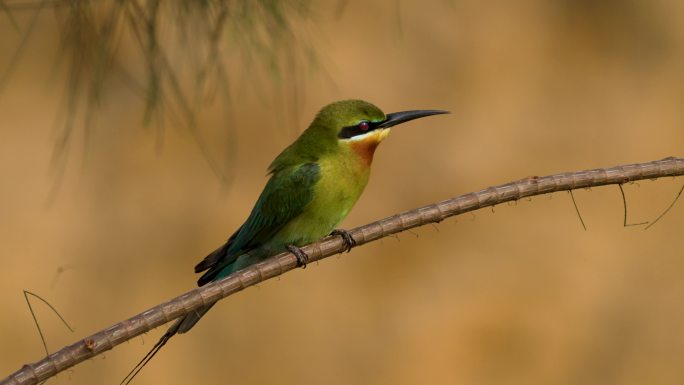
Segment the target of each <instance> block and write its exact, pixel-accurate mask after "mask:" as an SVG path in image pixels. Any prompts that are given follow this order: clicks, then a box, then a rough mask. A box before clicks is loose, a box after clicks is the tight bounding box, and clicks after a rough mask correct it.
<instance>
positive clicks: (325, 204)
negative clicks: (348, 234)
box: [280, 157, 370, 245]
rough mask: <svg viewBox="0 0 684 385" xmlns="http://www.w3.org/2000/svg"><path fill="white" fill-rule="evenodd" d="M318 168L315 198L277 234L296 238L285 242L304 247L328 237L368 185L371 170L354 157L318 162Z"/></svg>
mask: <svg viewBox="0 0 684 385" xmlns="http://www.w3.org/2000/svg"><path fill="white" fill-rule="evenodd" d="M319 166H320V172H321V177H320V179H319V180H318V182H317V183H316V185H315V186H314V198H313V199H312V200H311V202H310V203H309V204H308V205H307V206H306V207H305V209H304V211H303V212H302V214H300V215H299V216H297V217H296V218H294V219H293V220H291V221H290V222H289V223H288V224H287V225H286V226H285V227H284V228H283V229H282V231H281V232H280V233H281V234H288V237H296V239H288V240H287V241H288V242H291V243H294V244H300V245H303V244H306V243H309V242H313V241H315V240H318V239H320V238H322V237H324V236H326V235H328V234H330V232H331V231H332V230H333V229H335V227H336V226H337V225H338V224H339V223H340V222H341V221H342V220H343V219H344V218H345V217H346V216H347V214H349V211H351V209H352V207H353V206H354V204H355V203H356V201H357V200H358V199H359V197H360V196H361V193H362V192H363V190H364V188H365V187H366V184H367V183H368V177H369V175H370V168H369V167H367V166H365V164H364V163H363V162H359V160H358V159H355V158H354V157H333V158H328V159H320V161H319Z"/></svg>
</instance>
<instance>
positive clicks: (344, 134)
mask: <svg viewBox="0 0 684 385" xmlns="http://www.w3.org/2000/svg"><path fill="white" fill-rule="evenodd" d="M364 122H365V123H368V128H367V129H365V130H363V129H361V127H359V125H360V124H361V123H364ZM380 123H382V122H369V121H366V120H364V121H363V122H359V124H356V125H353V126H347V127H342V129H341V130H340V132H339V133H338V134H337V137H338V138H340V139H349V138H352V137H354V136H357V135H362V134H365V133H367V132H371V131H373V130H375V129H376V128H378V126H379V125H380Z"/></svg>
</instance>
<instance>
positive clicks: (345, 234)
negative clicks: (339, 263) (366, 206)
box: [330, 229, 356, 253]
mask: <svg viewBox="0 0 684 385" xmlns="http://www.w3.org/2000/svg"><path fill="white" fill-rule="evenodd" d="M330 235H339V236H341V237H342V241H343V242H344V246H345V248H344V251H346V252H347V253H348V252H350V251H351V249H352V247H354V246H356V241H355V240H354V237H352V236H351V233H350V232H349V231H347V230H343V229H335V230H333V231H332V233H330Z"/></svg>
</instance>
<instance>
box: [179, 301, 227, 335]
mask: <svg viewBox="0 0 684 385" xmlns="http://www.w3.org/2000/svg"><path fill="white" fill-rule="evenodd" d="M214 305H216V302H213V303H210V304H208V305H204V306H202V307H201V308H199V309H197V310H195V311H193V312H192V313H188V314H186V315H185V317H183V318H179V319H178V321H176V324H178V326H177V329H176V332H177V333H179V334H183V333H187V332H188V331H189V330H190V329H192V327H193V326H195V324H196V323H197V321H199V320H200V318H202V317H203V316H204V315H205V314H207V312H208V311H209V309H211V308H212V307H213V306H214ZM176 324H174V325H173V326H171V328H173V327H174V326H176Z"/></svg>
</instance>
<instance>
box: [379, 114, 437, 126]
mask: <svg viewBox="0 0 684 385" xmlns="http://www.w3.org/2000/svg"><path fill="white" fill-rule="evenodd" d="M448 113H449V111H442V110H412V111H401V112H393V113H391V114H387V116H386V119H385V120H383V121H382V122H380V124H378V125H377V126H376V128H389V127H392V126H396V125H397V124H401V123H405V122H408V121H409V120H413V119H418V118H424V117H426V116H432V115H440V114H448Z"/></svg>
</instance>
